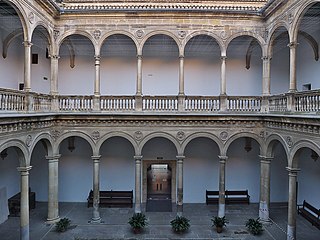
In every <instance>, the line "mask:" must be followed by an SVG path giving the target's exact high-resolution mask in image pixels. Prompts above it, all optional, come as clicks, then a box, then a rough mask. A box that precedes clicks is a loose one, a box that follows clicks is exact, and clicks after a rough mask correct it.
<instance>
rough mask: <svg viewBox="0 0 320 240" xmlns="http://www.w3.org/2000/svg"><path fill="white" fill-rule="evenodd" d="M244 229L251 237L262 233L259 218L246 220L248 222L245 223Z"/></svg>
mask: <svg viewBox="0 0 320 240" xmlns="http://www.w3.org/2000/svg"><path fill="white" fill-rule="evenodd" d="M246 227H247V228H248V230H249V232H251V233H252V234H253V235H260V234H261V233H262V232H263V228H262V223H261V222H260V219H259V218H257V219H253V218H250V219H248V221H247V222H246Z"/></svg>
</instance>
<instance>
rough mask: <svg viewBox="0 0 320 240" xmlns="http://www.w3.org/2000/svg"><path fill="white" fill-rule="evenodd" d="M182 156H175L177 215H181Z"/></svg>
mask: <svg viewBox="0 0 320 240" xmlns="http://www.w3.org/2000/svg"><path fill="white" fill-rule="evenodd" d="M184 158H185V157H184V156H177V172H178V173H177V179H178V181H177V185H178V189H177V195H178V198H177V214H178V215H182V212H183V160H184Z"/></svg>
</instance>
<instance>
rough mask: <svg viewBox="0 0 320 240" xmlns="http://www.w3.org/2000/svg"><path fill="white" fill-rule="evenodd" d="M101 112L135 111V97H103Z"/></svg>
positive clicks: (101, 98) (101, 99)
mask: <svg viewBox="0 0 320 240" xmlns="http://www.w3.org/2000/svg"><path fill="white" fill-rule="evenodd" d="M100 109H101V111H134V110H135V98H134V96H101V97H100Z"/></svg>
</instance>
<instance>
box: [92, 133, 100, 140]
mask: <svg viewBox="0 0 320 240" xmlns="http://www.w3.org/2000/svg"><path fill="white" fill-rule="evenodd" d="M91 136H92V139H93V140H98V139H100V132H99V131H94V132H93V133H92V134H91Z"/></svg>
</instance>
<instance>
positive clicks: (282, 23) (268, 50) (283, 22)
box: [267, 21, 290, 57]
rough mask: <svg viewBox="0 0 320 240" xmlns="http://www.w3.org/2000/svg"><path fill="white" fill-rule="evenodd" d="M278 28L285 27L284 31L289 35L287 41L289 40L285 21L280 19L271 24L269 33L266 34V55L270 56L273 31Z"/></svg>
mask: <svg viewBox="0 0 320 240" xmlns="http://www.w3.org/2000/svg"><path fill="white" fill-rule="evenodd" d="M279 28H285V29H286V32H287V33H288V36H289V41H290V34H289V27H288V25H287V23H286V22H285V21H280V22H278V23H277V24H276V25H274V26H273V28H271V30H270V31H269V32H270V34H269V36H268V40H267V56H270V57H272V51H273V49H272V47H273V42H274V40H275V32H276V31H277V29H279Z"/></svg>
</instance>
